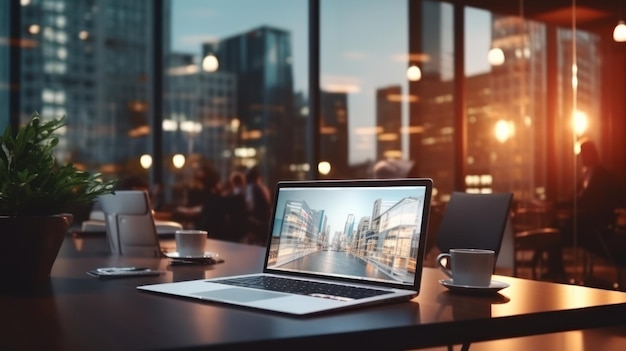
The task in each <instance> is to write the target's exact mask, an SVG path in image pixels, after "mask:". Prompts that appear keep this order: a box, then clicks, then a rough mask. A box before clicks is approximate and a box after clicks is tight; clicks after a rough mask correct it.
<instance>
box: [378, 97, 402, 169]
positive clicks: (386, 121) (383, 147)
mask: <svg viewBox="0 0 626 351" xmlns="http://www.w3.org/2000/svg"><path fill="white" fill-rule="evenodd" d="M376 127H377V128H378V133H377V138H376V159H377V160H383V159H387V158H398V159H399V158H402V155H403V153H402V136H401V133H400V132H401V128H402V87H401V86H399V85H394V86H390V87H386V88H380V89H378V90H377V91H376Z"/></svg>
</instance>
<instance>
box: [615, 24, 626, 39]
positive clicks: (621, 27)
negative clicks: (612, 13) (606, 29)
mask: <svg viewBox="0 0 626 351" xmlns="http://www.w3.org/2000/svg"><path fill="white" fill-rule="evenodd" d="M613 40H615V41H617V42H620V43H622V42H625V41H626V24H624V21H619V22H618V23H617V25H616V26H615V29H613Z"/></svg>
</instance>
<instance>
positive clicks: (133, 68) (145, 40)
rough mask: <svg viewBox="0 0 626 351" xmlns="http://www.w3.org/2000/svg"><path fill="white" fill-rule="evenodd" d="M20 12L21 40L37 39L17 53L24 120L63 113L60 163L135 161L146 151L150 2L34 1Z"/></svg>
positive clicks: (166, 10)
mask: <svg viewBox="0 0 626 351" xmlns="http://www.w3.org/2000/svg"><path fill="white" fill-rule="evenodd" d="M163 6H164V13H165V14H168V13H170V10H169V8H170V2H169V1H164V2H163ZM21 14H22V18H21V20H22V23H23V25H24V28H25V30H26V34H25V38H24V39H25V40H27V41H29V42H33V43H35V44H36V45H32V46H29V47H27V48H24V49H23V50H22V51H21V55H22V57H21V73H20V74H21V84H20V85H21V86H20V91H21V96H20V97H21V106H20V112H21V114H22V115H21V120H22V121H24V120H26V119H28V117H30V114H31V113H32V112H33V111H38V112H39V113H40V114H41V116H42V118H43V119H51V118H58V117H61V116H63V115H67V116H68V126H67V129H66V130H65V131H64V134H61V135H60V142H59V143H60V147H59V148H57V150H58V151H59V154H58V155H57V157H58V158H59V161H65V160H69V159H71V160H72V161H73V162H74V163H76V164H83V165H84V166H85V167H86V168H87V169H89V168H91V167H93V168H96V167H100V166H103V165H107V164H111V165H118V166H119V165H123V164H125V163H127V162H128V161H129V160H138V159H139V155H141V154H143V153H145V152H147V151H148V150H149V148H150V141H149V139H150V138H149V133H150V126H151V121H150V120H149V116H150V113H149V110H150V109H151V108H152V106H151V96H152V95H151V93H152V90H151V89H152V84H151V81H152V79H151V72H152V67H153V64H152V63H153V54H154V52H153V51H154V47H153V45H154V44H153V40H152V38H153V35H152V31H153V28H152V23H153V18H152V14H153V2H148V1H123V0H109V1H99V2H96V1H79V0H57V1H54V2H51V1H32V2H30V3H28V4H26V5H24V6H23V7H22V9H21ZM166 17H167V16H166ZM168 26H169V20H168V19H165V20H164V21H163V32H165V33H169V31H170V30H169V27H168ZM168 43H169V41H167V42H165V43H163V46H164V47H163V49H164V52H167V51H169V47H168V45H169V44H168ZM136 163H137V164H138V162H136ZM99 169H102V168H99Z"/></svg>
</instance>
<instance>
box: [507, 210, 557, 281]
mask: <svg viewBox="0 0 626 351" xmlns="http://www.w3.org/2000/svg"><path fill="white" fill-rule="evenodd" d="M553 217H554V213H553V211H550V210H549V209H548V208H545V207H536V206H520V207H518V208H516V209H515V210H514V211H513V212H512V215H511V220H512V223H513V232H514V233H513V246H514V251H513V276H515V277H517V276H518V273H519V268H520V267H522V266H529V267H530V269H531V277H532V279H537V278H538V277H540V275H541V274H540V273H541V272H543V270H544V266H546V264H545V261H546V257H545V253H547V252H548V250H549V249H550V248H552V247H555V246H558V245H559V244H560V237H561V231H560V230H559V229H558V228H557V227H556V225H555V218H553Z"/></svg>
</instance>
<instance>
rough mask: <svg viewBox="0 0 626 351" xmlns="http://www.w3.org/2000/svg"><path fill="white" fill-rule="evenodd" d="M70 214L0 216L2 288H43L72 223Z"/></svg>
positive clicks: (28, 289)
mask: <svg viewBox="0 0 626 351" xmlns="http://www.w3.org/2000/svg"><path fill="white" fill-rule="evenodd" d="M72 220H73V217H72V215H71V214H60V215H53V216H41V217H39V216H24V217H7V216H0V233H1V235H2V239H3V240H2V245H0V267H3V274H2V280H3V283H2V286H3V287H2V288H0V289H1V290H2V291H32V292H36V291H37V290H38V289H46V288H47V286H48V285H49V283H50V272H51V270H52V265H53V264H54V261H55V260H56V257H57V254H58V253H59V249H60V248H61V245H62V244H63V239H64V238H65V235H66V234H67V231H68V229H69V226H70V225H71V224H72Z"/></svg>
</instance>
